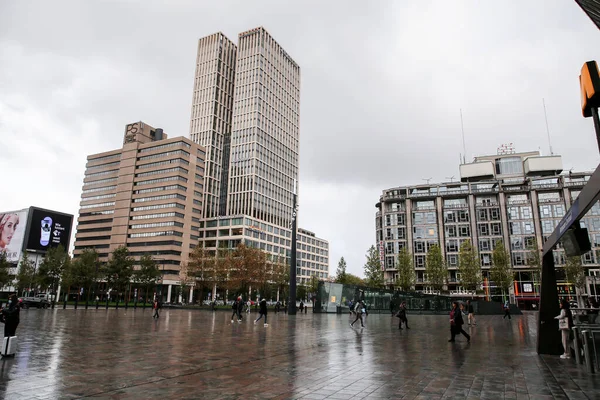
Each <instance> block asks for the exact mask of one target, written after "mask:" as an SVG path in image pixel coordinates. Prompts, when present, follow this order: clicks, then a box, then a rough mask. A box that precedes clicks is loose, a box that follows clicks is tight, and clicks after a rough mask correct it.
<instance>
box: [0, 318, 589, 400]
mask: <svg viewBox="0 0 600 400" xmlns="http://www.w3.org/2000/svg"><path fill="white" fill-rule="evenodd" d="M252 316H253V317H255V315H254V314H253V315H252ZM535 317H536V314H525V315H524V316H519V317H515V318H513V320H512V321H508V320H502V318H501V317H500V316H479V317H478V326H477V327H472V328H470V330H471V334H472V336H473V339H472V341H471V343H467V342H466V340H465V339H464V338H463V337H460V338H458V339H457V342H456V343H448V342H447V340H448V335H449V329H448V328H449V327H448V318H447V317H446V316H442V315H440V316H433V315H427V316H425V315H423V316H420V315H409V319H410V320H409V321H410V324H411V328H412V329H411V330H410V331H407V330H403V331H399V330H398V327H397V321H398V319H397V318H391V317H390V316H389V315H370V316H369V317H368V320H367V322H366V328H365V329H361V328H360V327H359V328H350V327H349V324H348V315H331V314H330V315H319V314H316V315H313V314H308V315H298V316H295V317H291V316H287V315H284V314H278V315H275V314H269V327H267V328H264V327H263V325H262V323H261V324H260V325H254V324H253V323H252V321H249V320H248V319H247V318H246V319H245V320H244V321H243V322H242V323H237V322H235V323H234V324H231V322H230V320H229V313H226V312H216V313H211V312H208V311H184V310H172V311H166V310H165V312H164V313H163V315H162V316H161V317H160V320H159V321H154V320H153V319H152V317H151V312H150V310H145V311H143V310H136V311H133V310H128V311H125V310H123V309H121V310H95V309H94V310H87V311H86V310H81V309H80V310H61V309H59V310H23V312H22V313H21V325H20V326H19V329H18V330H17V334H18V336H19V347H18V354H17V356H16V357H15V358H14V359H5V360H3V361H0V397H3V398H6V399H57V398H82V397H94V398H105V399H154V398H156V399H159V398H160V399H180V398H185V399H300V398H302V399H325V398H327V399H552V398H557V399H567V398H570V399H586V398H589V399H600V375H598V376H596V375H589V374H587V373H585V372H584V370H583V369H581V368H578V367H577V366H576V365H575V363H574V361H573V360H560V359H559V358H558V357H554V356H544V357H539V356H538V355H537V354H536V353H535Z"/></svg>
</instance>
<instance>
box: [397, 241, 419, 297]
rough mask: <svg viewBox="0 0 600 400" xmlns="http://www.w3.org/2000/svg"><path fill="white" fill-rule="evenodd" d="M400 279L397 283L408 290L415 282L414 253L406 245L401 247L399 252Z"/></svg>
mask: <svg viewBox="0 0 600 400" xmlns="http://www.w3.org/2000/svg"><path fill="white" fill-rule="evenodd" d="M397 266H398V279H397V280H396V285H398V287H400V289H402V290H404V291H408V290H410V289H411V288H412V286H413V285H414V284H415V269H414V268H413V259H412V255H411V254H410V253H409V252H408V250H407V249H406V247H403V248H402V249H400V252H399V253H398V263H397Z"/></svg>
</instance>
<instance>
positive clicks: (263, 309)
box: [254, 299, 269, 328]
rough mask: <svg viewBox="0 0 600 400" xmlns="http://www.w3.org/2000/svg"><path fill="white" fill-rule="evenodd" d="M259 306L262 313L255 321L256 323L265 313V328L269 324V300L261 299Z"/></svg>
mask: <svg viewBox="0 0 600 400" xmlns="http://www.w3.org/2000/svg"><path fill="white" fill-rule="evenodd" d="M259 307H260V308H259V313H260V315H259V316H258V318H256V321H254V323H255V324H256V323H257V322H258V321H259V320H260V319H261V318H262V317H263V315H264V316H265V328H266V327H267V326H269V324H267V300H265V299H262V300H261V301H260V304H259Z"/></svg>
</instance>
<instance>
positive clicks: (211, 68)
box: [190, 27, 329, 283]
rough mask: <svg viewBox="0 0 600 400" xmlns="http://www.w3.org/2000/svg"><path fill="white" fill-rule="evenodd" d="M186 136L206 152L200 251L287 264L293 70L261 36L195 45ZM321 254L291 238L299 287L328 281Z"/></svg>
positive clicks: (295, 123) (295, 106)
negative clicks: (248, 252)
mask: <svg viewBox="0 0 600 400" xmlns="http://www.w3.org/2000/svg"><path fill="white" fill-rule="evenodd" d="M190 134H191V138H192V140H193V141H195V142H196V143H199V144H201V145H203V146H205V147H206V151H207V172H206V175H205V192H206V204H205V210H206V213H205V219H204V220H203V221H202V223H201V225H200V227H201V228H200V233H199V236H200V242H201V243H200V244H201V245H202V246H204V247H205V248H206V249H207V250H208V251H209V252H213V251H216V249H217V248H223V247H226V248H229V249H233V248H235V247H236V246H237V245H239V244H241V243H244V244H246V245H247V246H250V247H256V248H260V249H262V250H264V251H265V252H266V253H267V254H269V256H270V257H272V258H277V257H284V259H285V262H287V263H289V257H290V252H291V216H292V212H293V210H292V206H293V193H294V186H295V185H296V188H297V182H298V173H299V140H300V67H299V66H298V64H297V63H296V62H295V61H294V60H293V59H292V58H291V57H290V55H289V54H288V53H287V52H286V51H285V50H284V49H283V48H282V47H281V46H280V45H279V44H278V43H277V42H276V41H275V39H273V37H272V36H271V35H270V34H269V33H268V32H267V31H266V30H265V29H264V28H262V27H259V28H255V29H251V30H249V31H246V32H242V33H240V34H239V36H238V43H237V46H236V45H235V44H234V43H233V42H231V41H230V40H229V39H227V38H226V37H225V36H224V35H223V34H222V33H217V34H214V35H210V36H207V37H205V38H202V39H200V40H199V42H198V53H197V58H196V75H195V81H194V93H193V105H192V118H191V122H190ZM213 160H214V162H213ZM217 198H218V199H219V201H218V202H217V200H216V199H217ZM313 242H314V243H313ZM328 252H329V244H328V243H327V241H324V240H323V239H319V238H317V237H316V236H315V234H314V233H312V232H310V231H307V230H303V229H299V230H298V253H297V254H298V257H297V260H298V261H297V267H298V271H297V276H298V282H299V283H305V282H308V281H309V280H310V277H311V276H313V275H315V276H317V277H319V278H320V279H325V278H328V277H329V255H328Z"/></svg>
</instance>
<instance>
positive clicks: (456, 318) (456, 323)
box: [448, 301, 471, 342]
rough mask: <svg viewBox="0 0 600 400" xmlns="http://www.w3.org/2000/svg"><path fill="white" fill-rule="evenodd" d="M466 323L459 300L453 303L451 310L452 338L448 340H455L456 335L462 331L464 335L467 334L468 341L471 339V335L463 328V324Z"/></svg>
mask: <svg viewBox="0 0 600 400" xmlns="http://www.w3.org/2000/svg"><path fill="white" fill-rule="evenodd" d="M464 324H465V321H464V320H463V317H462V312H461V311H460V308H459V307H458V302H456V301H455V302H453V303H452V311H450V335H451V338H450V340H448V341H449V342H454V341H455V340H454V337H455V336H456V335H458V334H459V333H462V334H463V335H465V337H466V338H467V342H470V341H471V336H470V335H469V334H468V333H467V332H465V331H464V330H463V328H462V327H463V325H464Z"/></svg>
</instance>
